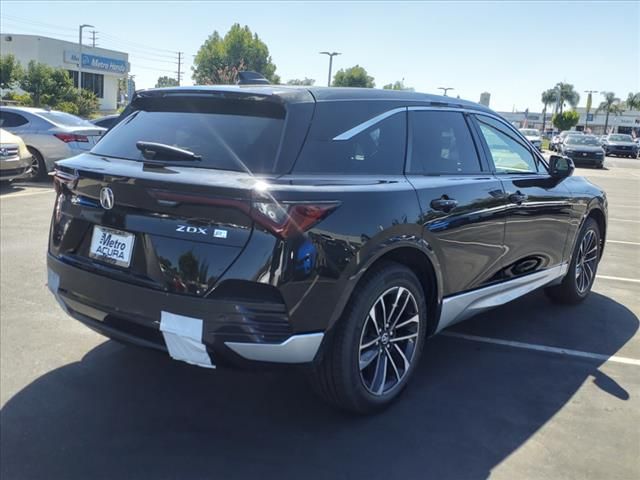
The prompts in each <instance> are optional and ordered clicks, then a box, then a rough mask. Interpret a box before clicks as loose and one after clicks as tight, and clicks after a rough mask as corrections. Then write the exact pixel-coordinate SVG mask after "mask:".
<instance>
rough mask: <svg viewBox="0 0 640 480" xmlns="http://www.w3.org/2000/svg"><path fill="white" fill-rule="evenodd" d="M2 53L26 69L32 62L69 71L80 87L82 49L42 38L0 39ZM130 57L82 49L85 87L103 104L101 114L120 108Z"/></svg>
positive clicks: (12, 36) (8, 35)
mask: <svg viewBox="0 0 640 480" xmlns="http://www.w3.org/2000/svg"><path fill="white" fill-rule="evenodd" d="M0 52H1V53H2V55H8V54H12V55H14V56H15V57H16V59H17V60H18V61H19V62H20V63H21V64H22V66H23V67H25V68H26V67H27V65H28V64H29V62H30V61H32V60H35V61H36V62H40V63H44V64H46V65H49V66H51V67H54V68H64V69H66V70H68V71H69V75H70V76H71V78H72V79H73V83H74V85H75V86H76V87H77V86H78V64H79V62H80V53H79V52H80V49H79V45H78V44H77V43H74V42H67V41H64V40H58V39H55V38H48V37H42V36H39V35H19V34H11V33H3V34H2V35H0ZM128 73H129V55H128V54H127V53H124V52H118V51H115V50H107V49H104V48H93V47H91V46H90V45H83V46H82V87H83V88H85V89H87V90H90V91H92V92H93V93H95V94H96V96H97V97H98V99H99V100H100V110H101V111H104V112H109V111H115V110H116V109H117V108H118V80H119V79H122V78H127V75H128Z"/></svg>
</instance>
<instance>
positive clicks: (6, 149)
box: [0, 128, 31, 182]
mask: <svg viewBox="0 0 640 480" xmlns="http://www.w3.org/2000/svg"><path fill="white" fill-rule="evenodd" d="M30 168H31V154H30V153H29V150H27V147H26V145H25V144H24V142H23V141H22V139H21V138H20V137H18V136H17V135H13V134H12V133H10V132H7V131H6V130H3V129H1V128H0V181H3V182H10V181H11V180H15V179H17V178H22V177H24V176H27V175H28V174H29V169H30Z"/></svg>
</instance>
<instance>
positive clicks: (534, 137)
mask: <svg viewBox="0 0 640 480" xmlns="http://www.w3.org/2000/svg"><path fill="white" fill-rule="evenodd" d="M520 133H521V134H522V135H524V137H525V138H526V139H527V140H529V141H530V142H531V144H532V145H533V146H534V147H536V148H537V149H538V150H542V135H541V134H540V130H538V129H536V128H521V129H520Z"/></svg>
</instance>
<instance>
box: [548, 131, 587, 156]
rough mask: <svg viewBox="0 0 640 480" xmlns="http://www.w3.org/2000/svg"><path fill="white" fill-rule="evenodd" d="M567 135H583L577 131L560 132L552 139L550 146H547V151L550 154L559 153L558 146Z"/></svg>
mask: <svg viewBox="0 0 640 480" xmlns="http://www.w3.org/2000/svg"><path fill="white" fill-rule="evenodd" d="M567 135H583V133H582V132H579V131H577V130H565V131H563V132H560V133H559V134H558V135H556V136H555V137H553V139H552V140H551V144H550V145H549V149H550V150H551V151H552V152H559V151H560V144H561V143H562V142H563V141H564V139H565V137H566V136H567Z"/></svg>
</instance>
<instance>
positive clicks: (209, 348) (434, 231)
mask: <svg viewBox="0 0 640 480" xmlns="http://www.w3.org/2000/svg"><path fill="white" fill-rule="evenodd" d="M573 170H574V167H573V163H572V161H571V159H569V158H567V157H564V156H559V155H558V156H551V157H550V159H549V160H548V161H547V160H545V158H544V157H543V156H542V155H541V153H540V152H539V151H538V150H537V149H536V148H535V147H534V146H533V145H532V144H531V143H530V142H528V141H527V140H526V139H525V138H524V137H523V136H522V134H521V133H520V132H518V130H516V129H515V128H514V127H512V126H511V125H510V124H509V123H508V122H506V121H505V120H504V119H502V118H501V117H500V116H498V115H497V114H495V113H494V112H493V111H491V110H489V109H488V108H485V107H483V106H481V105H478V104H475V103H471V102H466V101H463V100H459V99H454V98H450V97H441V96H433V95H426V94H419V93H414V92H406V91H390V90H374V89H349V88H316V87H309V88H297V87H281V86H271V85H260V86H256V85H251V86H206V87H175V88H164V89H151V90H144V91H140V92H138V93H137V94H136V95H135V97H134V99H133V100H132V102H131V104H130V105H129V107H128V108H127V109H126V110H125V111H124V112H123V114H122V116H121V118H120V119H119V121H118V123H117V124H116V125H115V126H114V127H112V128H111V129H110V130H109V131H108V132H107V133H106V135H104V137H103V138H101V140H100V141H99V142H97V143H96V144H95V146H93V148H92V149H91V150H90V151H88V152H86V153H83V154H81V155H78V156H76V157H73V158H69V159H67V160H63V161H60V162H58V163H57V166H56V169H55V187H56V191H57V197H56V201H55V207H54V211H53V218H52V223H51V231H50V240H49V247H48V285H49V288H50V290H51V291H52V292H53V294H54V295H55V297H56V299H57V300H58V302H59V304H60V305H61V306H62V308H63V309H64V310H65V311H66V312H67V313H68V314H69V315H71V316H72V317H74V318H76V319H77V320H79V321H80V322H82V323H84V324H85V325H87V326H88V327H89V328H92V329H94V330H96V331H98V332H100V333H102V334H104V335H106V336H107V337H110V338H113V339H117V340H120V341H125V342H129V343H132V344H137V345H142V346H146V347H151V348H155V349H158V350H161V351H164V352H167V353H168V354H169V355H170V356H171V357H173V358H174V359H176V360H182V361H185V362H189V363H191V364H195V365H199V366H202V367H209V368H211V367H214V366H236V367H244V368H252V367H255V366H256V365H258V364H270V365H275V364H299V365H304V367H305V368H304V370H306V371H308V372H309V375H310V377H311V379H312V384H313V385H314V387H315V388H316V389H317V390H318V391H319V393H320V394H321V395H322V396H323V397H324V398H325V399H327V400H328V401H329V402H331V403H332V404H334V405H336V406H338V407H341V408H344V409H347V410H351V411H355V412H361V413H367V412H372V411H375V410H378V409H380V408H382V407H384V406H386V405H388V404H389V403H390V402H391V401H393V400H394V399H395V398H396V397H397V396H398V394H399V393H400V392H401V391H402V390H403V388H404V387H405V386H406V385H407V383H408V382H409V380H410V379H411V377H412V375H413V374H414V371H415V369H416V365H417V364H418V361H419V359H420V356H421V353H422V351H423V349H424V348H425V341H426V339H427V338H428V337H430V336H432V335H434V334H436V333H437V332H439V331H441V330H442V329H444V328H447V327H449V326H451V325H453V324H455V323H456V322H459V321H461V320H463V319H465V318H467V317H469V316H471V315H474V314H475V313H477V312H480V311H482V310H485V309H488V308H491V307H495V306H498V305H501V304H504V303H506V302H508V301H511V300H513V299H515V298H517V297H520V296H522V295H525V294H527V293H528V292H531V291H533V290H535V289H537V288H541V287H544V288H545V291H546V292H547V293H548V296H549V297H550V299H552V300H553V301H556V302H562V303H577V302H580V301H582V300H583V299H584V298H585V297H586V296H587V295H588V294H589V291H590V289H591V286H592V284H593V281H594V278H595V275H596V270H597V267H598V262H599V260H600V258H601V256H602V251H603V247H604V241H605V235H606V228H607V200H606V196H605V194H604V192H603V191H602V190H601V189H600V188H598V187H596V186H594V185H592V184H591V183H589V182H588V181H587V180H585V179H584V178H581V177H578V176H573V175H572V173H573Z"/></svg>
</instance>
